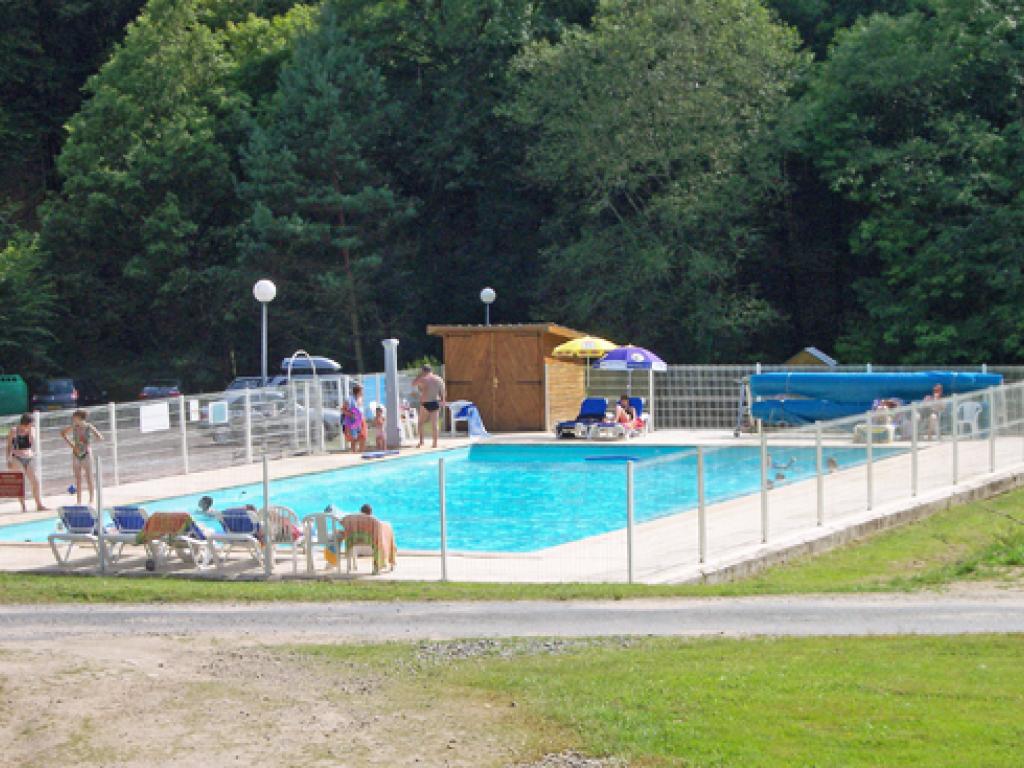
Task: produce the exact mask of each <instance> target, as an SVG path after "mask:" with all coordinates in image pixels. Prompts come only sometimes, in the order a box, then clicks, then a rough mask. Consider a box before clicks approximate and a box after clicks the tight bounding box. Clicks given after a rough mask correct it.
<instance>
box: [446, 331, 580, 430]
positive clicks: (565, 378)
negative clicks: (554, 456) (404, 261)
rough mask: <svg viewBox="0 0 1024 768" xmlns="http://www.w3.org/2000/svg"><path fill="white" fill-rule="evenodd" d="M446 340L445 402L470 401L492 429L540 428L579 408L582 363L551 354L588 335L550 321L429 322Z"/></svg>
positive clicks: (573, 413)
mask: <svg viewBox="0 0 1024 768" xmlns="http://www.w3.org/2000/svg"><path fill="white" fill-rule="evenodd" d="M427 333H428V334H430V335H431V336H440V337H441V339H442V341H443V343H444V378H445V383H446V384H447V390H448V400H449V401H455V400H472V401H473V402H474V403H475V404H476V406H477V408H479V409H480V415H481V417H482V418H483V421H484V425H485V426H486V427H487V429H488V430H491V431H494V432H539V431H548V430H550V429H553V428H554V423H555V422H556V421H559V420H563V419H569V418H572V417H573V416H575V415H576V413H577V412H578V411H579V406H580V401H581V400H582V399H583V397H584V394H585V393H584V362H583V361H576V360H562V359H557V358H554V357H552V356H551V352H552V350H553V349H554V348H555V347H557V346H558V345H559V344H562V343H564V342H566V341H570V340H572V339H577V338H580V337H581V336H584V335H586V334H584V333H581V332H580V331H574V330H573V329H571V328H564V327H562V326H560V325H556V324H554V323H523V324H518V325H428V326H427Z"/></svg>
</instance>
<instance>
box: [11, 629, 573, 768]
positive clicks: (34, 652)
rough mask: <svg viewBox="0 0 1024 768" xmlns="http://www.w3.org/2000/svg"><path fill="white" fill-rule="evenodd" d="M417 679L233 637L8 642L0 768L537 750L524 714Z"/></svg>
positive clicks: (389, 760) (259, 762)
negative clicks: (448, 693)
mask: <svg viewBox="0 0 1024 768" xmlns="http://www.w3.org/2000/svg"><path fill="white" fill-rule="evenodd" d="M409 680H410V678H409V677H408V676H406V675H390V674H388V672H387V671H379V670H376V669H371V668H369V667H367V666H365V665H363V664H360V663H358V662H351V663H350V662H346V661H344V659H342V660H341V661H339V660H337V659H335V658H331V659H329V660H328V659H327V658H317V657H315V656H314V657H310V656H307V655H305V654H302V653H298V652H294V651H291V650H288V649H278V648H269V647H266V646H261V645H257V644H251V645H241V646H240V645H235V644H231V643H229V642H227V641H225V640H223V639H196V638H194V637H193V638H168V637H129V638H117V639H116V640H112V639H110V638H96V637H89V638H80V639H76V640H75V641H74V642H73V643H57V642H48V643H32V644H31V645H18V644H12V643H8V644H6V645H5V646H4V647H3V648H2V649H0V712H2V713H3V715H4V716H3V717H2V718H0V743H3V744H4V745H5V746H4V750H5V751H4V754H3V757H2V759H0V762H2V763H3V764H4V765H11V766H18V767H19V768H34V767H35V766H40V768H41V767H42V766H49V765H59V764H66V765H75V766H104V767H106V766H117V767H122V768H154V767H156V766H171V765H175V766H177V765H183V764H185V765H187V764H190V763H193V762H195V763H201V764H204V765H215V766H225V765H252V766H296V767H309V768H316V767H317V766H338V765H345V766H351V767H353V768H358V767H359V766H380V765H396V766H398V765H401V766H424V767H429V766H437V767H438V768H441V767H442V766H445V767H450V768H456V767H458V766H466V768H469V767H470V766H473V767H481V768H483V767H486V766H494V767H495V768H497V767H499V766H509V765H513V764H519V765H522V764H523V763H522V760H523V757H524V756H526V755H530V754H534V755H535V754H537V744H536V740H535V737H534V735H533V733H532V730H531V725H532V724H531V723H530V722H529V719H528V716H527V715H526V714H524V713H523V712H522V708H516V707H509V706H508V705H507V703H502V702H493V703H492V702H490V701H487V700H485V699H483V698H481V697H479V696H474V695H466V696H458V697H442V698H438V697H437V696H436V694H435V693H434V692H432V690H431V688H430V686H416V685H414V684H412V683H410V682H409ZM536 765H538V766H545V767H546V766H548V765H551V766H563V765H564V766H577V765H579V766H589V765H590V764H589V763H577V762H569V763H564V762H563V763H544V762H541V763H536Z"/></svg>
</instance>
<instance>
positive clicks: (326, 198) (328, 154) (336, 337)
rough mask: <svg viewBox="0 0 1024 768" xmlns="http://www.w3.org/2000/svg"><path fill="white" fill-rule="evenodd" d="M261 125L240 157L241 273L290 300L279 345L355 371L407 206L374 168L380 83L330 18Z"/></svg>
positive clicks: (382, 115)
mask: <svg viewBox="0 0 1024 768" xmlns="http://www.w3.org/2000/svg"><path fill="white" fill-rule="evenodd" d="M265 118H266V119H265V120H264V121H263V125H261V126H258V127H257V128H256V129H255V130H254V132H253V135H252V139H251V141H250V142H249V145H248V148H247V150H246V153H245V168H246V174H247V181H246V182H245V184H244V185H243V190H244V193H245V195H246V198H247V199H248V200H250V201H251V202H252V204H253V214H252V218H251V221H250V226H249V240H248V243H247V247H246V259H245V265H246V268H247V269H249V270H251V274H252V275H253V276H255V275H256V274H263V273H266V274H271V275H273V276H275V278H277V279H279V280H281V281H282V282H284V283H287V285H288V286H289V290H291V291H292V292H294V294H295V296H296V297H302V298H301V300H300V301H296V302H294V303H293V304H292V305H291V307H290V308H282V309H280V310H278V312H277V315H278V318H279V319H278V320H277V321H276V325H277V326H278V334H279V338H282V337H283V338H285V339H288V340H289V341H288V344H289V346H291V345H292V344H294V345H295V347H298V346H307V347H308V346H312V347H313V348H316V349H323V350H325V351H326V350H333V349H342V348H346V347H347V348H348V350H349V354H350V355H351V357H350V358H349V359H351V360H353V361H354V363H355V367H356V369H357V370H358V371H364V370H366V344H367V342H368V340H369V339H371V338H379V335H378V334H380V333H381V331H382V330H383V329H384V328H386V327H387V326H388V316H387V315H388V312H389V311H390V310H389V307H388V306H387V305H386V304H385V302H383V301H382V297H383V296H389V295H392V294H393V293H394V292H395V290H394V287H395V286H396V285H398V284H400V282H401V275H400V274H399V273H398V271H397V270H396V269H395V266H396V264H397V260H396V259H395V255H396V249H399V248H401V230H402V226H403V224H404V222H405V221H406V220H407V219H408V216H409V214H410V213H411V210H412V208H411V201H409V200H407V199H402V198H400V197H399V196H398V195H397V194H396V193H395V191H394V190H393V188H392V185H391V182H390V178H389V175H388V174H387V173H386V171H385V170H383V169H382V167H381V166H380V164H379V163H378V154H379V152H380V148H381V147H382V146H383V145H384V144H386V143H387V142H389V141H390V140H391V139H392V136H391V134H390V131H391V129H392V128H393V123H394V121H393V118H392V108H391V106H390V104H389V99H388V94H387V91H386V88H385V83H384V81H383V78H382V76H381V74H380V71H379V70H378V69H377V68H375V67H373V66H372V65H370V64H369V63H368V62H367V61H366V59H365V57H364V56H363V55H362V53H361V51H360V49H359V47H358V45H357V44H356V42H355V41H354V40H353V39H352V37H351V36H350V34H349V33H348V31H347V30H346V29H345V26H344V24H343V22H342V17H341V16H340V14H339V13H338V12H337V10H336V9H334V8H332V7H330V6H327V7H325V8H324V10H323V12H322V14H321V17H320V23H319V25H318V26H317V28H316V29H315V30H314V31H312V32H311V33H310V34H308V35H306V36H305V37H303V38H301V39H300V40H299V41H298V43H297V44H296V47H295V51H294V54H293V57H292V60H291V61H290V63H289V64H288V65H286V66H285V67H284V68H283V69H282V70H281V74H280V81H279V85H278V89H277V93H276V94H275V96H274V97H273V99H272V100H271V103H270V105H269V108H268V110H267V113H266V116H265ZM338 315H340V316H342V317H344V318H345V320H346V323H345V326H344V330H343V331H342V330H341V329H339V328H338V326H337V323H336V320H335V319H334V318H335V317H336V316H338ZM346 340H347V342H348V343H347V344H346V343H345V341H346ZM349 345H351V346H349Z"/></svg>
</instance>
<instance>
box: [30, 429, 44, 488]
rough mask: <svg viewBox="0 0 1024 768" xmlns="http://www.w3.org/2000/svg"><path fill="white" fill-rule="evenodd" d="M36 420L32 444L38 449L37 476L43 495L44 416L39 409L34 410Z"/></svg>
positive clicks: (36, 455) (36, 456) (36, 454)
mask: <svg viewBox="0 0 1024 768" xmlns="http://www.w3.org/2000/svg"><path fill="white" fill-rule="evenodd" d="M32 417H33V419H34V420H35V428H36V434H35V438H34V439H33V440H32V445H33V446H34V447H35V449H36V453H35V458H36V477H37V478H39V495H40V496H42V495H43V416H42V414H41V413H39V411H32Z"/></svg>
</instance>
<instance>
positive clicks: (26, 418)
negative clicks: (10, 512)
mask: <svg viewBox="0 0 1024 768" xmlns="http://www.w3.org/2000/svg"><path fill="white" fill-rule="evenodd" d="M34 425H35V418H33V416H32V414H31V413H26V414H23V415H22V417H21V419H20V420H19V422H18V424H17V426H15V427H14V428H13V429H12V430H11V432H10V435H8V438H7V466H8V467H9V468H10V469H12V470H17V471H20V472H21V473H22V474H23V475H24V476H25V478H26V479H28V482H29V486H30V487H31V488H32V495H33V496H34V497H35V500H36V510H38V511H39V512H42V511H43V510H45V509H47V507H45V506H43V500H42V496H41V493H40V490H39V477H38V476H37V475H36V469H35V461H34V459H35V451H34V450H33V446H34V444H35V429H34ZM18 501H19V502H21V511H22V512H24V511H26V510H25V498H24V496H22V498H20V499H18Z"/></svg>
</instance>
